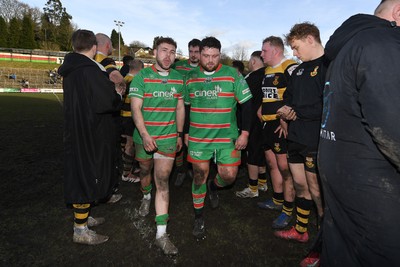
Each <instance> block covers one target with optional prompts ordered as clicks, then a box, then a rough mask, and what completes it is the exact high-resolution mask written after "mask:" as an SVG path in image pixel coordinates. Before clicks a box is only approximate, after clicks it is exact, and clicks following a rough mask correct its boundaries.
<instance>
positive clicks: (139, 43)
mask: <svg viewBox="0 0 400 267" xmlns="http://www.w3.org/2000/svg"><path fill="white" fill-rule="evenodd" d="M129 46H130V47H141V48H144V47H148V45H146V44H145V43H143V42H141V41H133V42H131V43H130V44H129Z"/></svg>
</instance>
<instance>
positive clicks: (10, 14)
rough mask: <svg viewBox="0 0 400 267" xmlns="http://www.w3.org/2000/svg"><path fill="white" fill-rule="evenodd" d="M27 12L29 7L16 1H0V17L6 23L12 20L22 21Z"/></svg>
mask: <svg viewBox="0 0 400 267" xmlns="http://www.w3.org/2000/svg"><path fill="white" fill-rule="evenodd" d="M28 11H29V6H28V5H27V4H24V3H21V2H19V1H18V0H0V16H1V17H3V18H4V20H5V21H6V22H10V20H11V19H12V18H17V19H22V18H23V17H24V15H25V14H26V13H28Z"/></svg>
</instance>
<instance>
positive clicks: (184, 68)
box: [172, 59, 197, 76]
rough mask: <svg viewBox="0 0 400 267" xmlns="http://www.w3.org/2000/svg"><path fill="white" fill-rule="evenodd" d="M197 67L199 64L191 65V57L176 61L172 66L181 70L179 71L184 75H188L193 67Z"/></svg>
mask: <svg viewBox="0 0 400 267" xmlns="http://www.w3.org/2000/svg"><path fill="white" fill-rule="evenodd" d="M196 67H197V66H192V65H190V60H189V59H185V60H180V61H178V62H176V63H175V64H174V65H173V66H172V68H174V69H176V70H177V71H179V73H180V74H182V75H183V76H186V74H188V73H189V71H191V70H192V69H194V68H196Z"/></svg>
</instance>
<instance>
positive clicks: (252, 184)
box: [249, 178, 258, 193]
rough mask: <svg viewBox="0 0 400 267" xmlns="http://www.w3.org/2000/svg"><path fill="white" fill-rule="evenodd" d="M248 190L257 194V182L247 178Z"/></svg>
mask: <svg viewBox="0 0 400 267" xmlns="http://www.w3.org/2000/svg"><path fill="white" fill-rule="evenodd" d="M249 188H250V190H251V192H253V193H257V192H258V181H257V180H253V179H250V178H249Z"/></svg>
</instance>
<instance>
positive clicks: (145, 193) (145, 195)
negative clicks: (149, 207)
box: [140, 184, 153, 200]
mask: <svg viewBox="0 0 400 267" xmlns="http://www.w3.org/2000/svg"><path fill="white" fill-rule="evenodd" d="M152 188H153V186H152V184H149V185H148V186H145V187H141V188H140V190H142V193H143V198H144V199H147V200H148V199H151V194H150V193H151V189H152Z"/></svg>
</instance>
